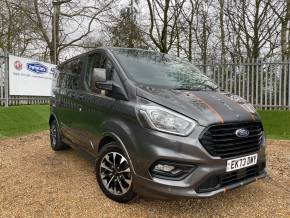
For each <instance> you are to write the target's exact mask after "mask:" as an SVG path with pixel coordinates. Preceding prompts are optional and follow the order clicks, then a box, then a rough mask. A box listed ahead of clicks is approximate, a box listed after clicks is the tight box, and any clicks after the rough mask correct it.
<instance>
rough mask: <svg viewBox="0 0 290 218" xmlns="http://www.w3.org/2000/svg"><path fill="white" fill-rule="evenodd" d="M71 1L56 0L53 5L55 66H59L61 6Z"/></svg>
mask: <svg viewBox="0 0 290 218" xmlns="http://www.w3.org/2000/svg"><path fill="white" fill-rule="evenodd" d="M70 1H71V0H62V1H60V0H54V1H53V2H52V5H53V17H52V26H53V28H52V43H53V60H54V64H58V52H59V50H58V47H59V20H60V6H61V5H62V4H65V3H68V2H70Z"/></svg>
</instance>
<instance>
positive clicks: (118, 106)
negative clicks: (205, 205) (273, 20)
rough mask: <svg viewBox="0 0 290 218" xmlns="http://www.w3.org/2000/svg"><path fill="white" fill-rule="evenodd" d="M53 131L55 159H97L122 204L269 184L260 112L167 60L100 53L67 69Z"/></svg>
mask: <svg viewBox="0 0 290 218" xmlns="http://www.w3.org/2000/svg"><path fill="white" fill-rule="evenodd" d="M49 125H50V139H51V147H52V149H53V150H55V151H57V150H62V149H65V148H67V147H73V148H76V149H78V150H81V151H84V152H82V153H85V154H87V156H88V157H91V158H92V159H94V160H95V173H96V179H97V182H98V184H99V186H100V188H101V190H102V191H103V192H104V194H105V195H106V196H107V197H109V198H110V199H112V200H115V201H117V202H129V201H130V200H132V199H134V198H135V196H137V195H140V196H147V197H151V198H159V199H160V198H162V199H166V198H193V197H210V196H214V195H216V194H218V193H222V192H226V191H228V190H231V189H234V188H237V187H240V186H243V185H246V184H249V183H251V182H254V181H256V180H258V179H261V178H264V177H265V176H266V171H265V166H266V158H265V146H266V145H265V136H264V130H263V126H262V123H261V120H260V117H259V115H258V114H257V112H256V110H255V109H254V107H253V106H252V105H251V104H249V103H248V102H247V101H245V100H244V99H242V98H240V97H239V96H236V95H232V94H230V93H225V92H223V91H221V90H219V88H218V87H217V85H216V84H215V83H214V82H213V81H211V80H210V79H209V78H208V77H207V76H205V75H204V74H203V73H201V71H199V70H198V69H197V68H196V67H195V66H194V65H192V64H191V63H189V62H187V61H184V60H182V59H179V58H176V57H172V56H169V55H167V54H163V53H159V52H154V51H147V50H141V49H127V48H100V49H96V50H94V51H91V52H88V53H85V54H82V55H79V56H77V57H74V58H72V59H70V60H68V61H65V62H64V63H62V64H60V65H59V66H58V67H57V70H56V72H55V80H54V82H53V89H52V98H51V114H50V118H49Z"/></svg>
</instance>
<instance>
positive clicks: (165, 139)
mask: <svg viewBox="0 0 290 218" xmlns="http://www.w3.org/2000/svg"><path fill="white" fill-rule="evenodd" d="M203 130H204V127H202V126H199V127H198V128H197V129H195V131H194V132H193V133H192V134H191V135H190V136H188V137H181V136H174V135H169V134H165V133H161V132H157V131H153V130H149V129H148V130H147V129H146V130H144V129H142V130H140V131H138V130H136V131H135V132H134V136H133V137H134V138H133V139H134V145H133V147H135V148H136V149H134V150H135V151H134V154H133V155H132V150H131V152H130V153H131V155H130V156H131V158H132V164H133V166H134V175H133V182H134V190H135V192H136V193H138V194H139V195H142V196H147V197H150V198H158V199H168V198H192V197H211V196H213V195H216V194H218V193H221V192H226V191H227V190H231V189H234V188H237V187H240V186H243V185H246V184H249V183H251V182H254V181H256V180H258V179H261V178H264V177H265V176H266V171H265V169H264V168H265V162H266V157H265V146H264V145H263V146H261V149H260V150H259V151H257V152H255V153H258V160H257V165H258V166H260V165H261V166H262V167H259V170H258V171H257V174H255V175H254V176H251V177H245V178H244V179H243V178H242V179H240V180H237V181H236V182H233V183H231V184H227V185H225V186H223V185H222V186H217V187H215V188H213V189H209V190H208V191H202V192H200V191H199V190H198V188H199V187H200V186H201V185H202V184H203V183H204V182H206V181H207V180H208V179H209V178H211V177H214V176H220V175H223V174H225V173H226V163H227V160H228V159H232V158H224V159H222V158H220V157H213V156H211V155H210V154H209V153H208V152H207V151H206V150H205V149H204V147H203V146H202V145H201V144H200V142H199V140H198V136H199V135H200V134H201V132H202V131H203ZM247 155H250V154H247ZM244 156H246V155H244ZM159 160H168V161H173V162H177V163H178V162H180V163H188V164H192V165H195V166H196V168H195V169H194V171H192V172H191V173H190V174H189V175H188V176H186V177H185V178H184V179H182V180H178V181H176V180H175V181H174V180H169V179H163V178H157V177H154V176H152V175H151V173H150V168H151V167H152V164H154V163H155V162H156V161H159Z"/></svg>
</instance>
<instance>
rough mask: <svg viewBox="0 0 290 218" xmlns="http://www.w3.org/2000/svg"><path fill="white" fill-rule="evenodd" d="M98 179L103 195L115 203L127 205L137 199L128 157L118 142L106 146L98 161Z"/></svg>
mask: <svg viewBox="0 0 290 218" xmlns="http://www.w3.org/2000/svg"><path fill="white" fill-rule="evenodd" d="M95 169H96V177H97V181H98V184H99V186H100V188H101V190H102V191H103V193H104V194H105V195H106V196H107V197H108V198H110V199H112V200H113V201H117V202H120V203H127V202H129V201H131V200H133V199H134V198H135V197H136V194H135V192H133V189H132V185H133V184H132V172H131V167H130V164H129V161H128V158H127V157H126V155H124V153H123V151H122V150H121V149H120V147H119V146H118V145H117V143H116V142H112V143H109V144H107V145H105V146H104V147H103V148H102V149H101V151H100V153H99V155H98V158H97V161H96V166H95Z"/></svg>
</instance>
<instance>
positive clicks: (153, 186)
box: [134, 171, 267, 199]
mask: <svg viewBox="0 0 290 218" xmlns="http://www.w3.org/2000/svg"><path fill="white" fill-rule="evenodd" d="M266 175H267V173H266V171H264V172H262V173H261V174H260V175H258V176H255V177H253V178H248V179H245V180H243V181H241V182H238V183H233V184H231V185H228V186H225V187H222V188H219V189H216V190H213V191H209V192H204V193H197V192H196V191H195V190H194V188H192V187H177V186H169V185H164V184H161V183H158V182H155V181H152V180H149V179H146V178H143V177H139V176H137V175H135V176H134V190H135V192H137V193H138V194H139V195H141V196H144V197H148V198H156V199H172V198H174V199H177V198H195V197H197V198H206V197H212V196H214V195H216V194H219V193H225V192H227V191H229V190H232V189H235V188H238V187H241V186H245V185H247V184H250V183H252V182H255V181H257V180H259V179H263V178H265V177H266Z"/></svg>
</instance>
